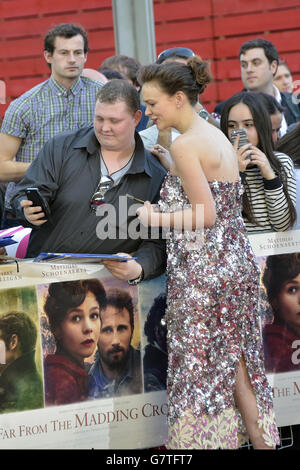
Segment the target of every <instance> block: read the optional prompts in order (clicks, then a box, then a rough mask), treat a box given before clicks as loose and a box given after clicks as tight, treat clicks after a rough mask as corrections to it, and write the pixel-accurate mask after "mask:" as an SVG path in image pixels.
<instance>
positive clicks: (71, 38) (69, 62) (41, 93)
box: [0, 24, 102, 227]
mask: <svg viewBox="0 0 300 470" xmlns="http://www.w3.org/2000/svg"><path fill="white" fill-rule="evenodd" d="M87 52H88V37H87V33H86V31H85V30H84V29H83V28H81V27H79V26H76V25H73V24H61V25H58V26H56V27H54V28H53V29H51V30H50V31H49V32H48V33H47V35H46V36H45V40H44V57H45V60H46V62H47V63H48V65H49V67H50V69H51V76H50V78H49V79H48V80H46V81H45V82H43V83H40V84H39V85H37V86H35V87H33V88H32V89H31V90H29V91H27V92H26V93H24V94H23V95H21V96H20V97H19V98H17V99H16V100H14V101H13V102H12V103H11V104H10V106H9V107H8V109H7V111H6V113H5V117H4V119H3V123H2V127H1V133H0V180H2V181H10V182H11V183H9V185H8V188H7V191H6V198H5V214H4V219H6V220H5V221H4V225H3V227H5V226H9V225H14V224H15V222H13V221H10V220H9V219H11V218H12V215H11V213H10V198H11V195H12V193H13V190H14V186H15V184H14V183H13V182H15V181H19V180H21V179H22V178H23V177H24V176H25V173H26V171H27V169H28V167H29V166H30V163H31V162H32V161H33V160H34V158H35V157H36V156H37V154H38V152H39V150H40V149H41V148H42V147H43V145H44V144H45V143H46V142H47V141H48V140H49V139H50V138H51V137H53V136H54V135H56V134H58V133H60V132H64V131H69V130H76V129H79V128H82V127H85V126H87V125H91V124H92V122H93V115H94V105H95V101H96V95H97V92H98V91H99V89H100V88H101V87H102V83H101V82H98V81H95V80H91V79H89V78H87V77H83V76H81V73H82V70H83V68H84V64H85V62H86V59H87Z"/></svg>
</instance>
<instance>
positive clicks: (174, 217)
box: [137, 136, 216, 230]
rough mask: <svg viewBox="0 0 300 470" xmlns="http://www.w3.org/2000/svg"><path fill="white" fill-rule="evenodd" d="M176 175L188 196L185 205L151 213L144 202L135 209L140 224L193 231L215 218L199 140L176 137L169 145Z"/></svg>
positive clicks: (213, 220) (210, 222)
mask: <svg viewBox="0 0 300 470" xmlns="http://www.w3.org/2000/svg"><path fill="white" fill-rule="evenodd" d="M170 150H171V154H172V159H173V161H174V164H175V167H176V174H177V175H178V176H179V177H180V179H181V184H182V186H183V189H184V191H185V193H186V195H187V197H188V200H189V205H188V207H187V208H184V209H183V210H182V211H175V212H171V213H165V212H164V213H162V212H155V210H154V209H153V208H152V206H151V205H150V204H149V203H148V204H145V205H144V207H142V208H140V209H138V211H137V214H138V216H139V218H140V220H141V222H142V223H143V225H152V226H161V227H170V228H175V229H179V230H181V229H186V230H195V229H201V228H203V227H206V226H211V225H213V224H214V223H215V220H216V211H215V203H214V199H213V197H212V194H211V191H210V187H209V184H208V182H207V179H206V176H205V174H204V172H203V170H202V166H201V163H200V158H199V152H201V149H199V143H198V142H197V143H196V145H195V142H194V140H193V139H192V138H191V137H186V136H180V137H178V138H177V139H176V140H175V141H174V142H173V144H172V146H171V149H170Z"/></svg>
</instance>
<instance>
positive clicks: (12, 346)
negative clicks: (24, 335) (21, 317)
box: [8, 333, 19, 351]
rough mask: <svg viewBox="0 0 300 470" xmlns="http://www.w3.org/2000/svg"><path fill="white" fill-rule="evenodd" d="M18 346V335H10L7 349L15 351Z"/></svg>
mask: <svg viewBox="0 0 300 470" xmlns="http://www.w3.org/2000/svg"><path fill="white" fill-rule="evenodd" d="M18 344H19V338H18V335H16V334H15V333H14V334H12V335H11V337H10V339H9V345H8V349H9V350H10V351H15V350H16V349H17V347H18Z"/></svg>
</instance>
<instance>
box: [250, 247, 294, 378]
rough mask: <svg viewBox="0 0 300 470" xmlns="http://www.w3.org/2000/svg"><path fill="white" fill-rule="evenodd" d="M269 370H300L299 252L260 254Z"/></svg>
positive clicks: (266, 365) (265, 341) (263, 333)
mask: <svg viewBox="0 0 300 470" xmlns="http://www.w3.org/2000/svg"><path fill="white" fill-rule="evenodd" d="M258 262H259V264H260V268H261V286H262V295H261V306H262V308H261V321H262V336H263V345H264V354H265V367H266V372H267V373H282V372H291V371H298V372H300V253H284V254H277V255H270V256H265V257H259V258H258Z"/></svg>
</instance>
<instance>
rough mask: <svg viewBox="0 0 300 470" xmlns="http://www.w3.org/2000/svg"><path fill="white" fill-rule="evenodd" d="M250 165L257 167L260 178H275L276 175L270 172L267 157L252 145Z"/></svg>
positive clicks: (270, 168)
mask: <svg viewBox="0 0 300 470" xmlns="http://www.w3.org/2000/svg"><path fill="white" fill-rule="evenodd" d="M251 164H252V165H257V166H258V168H259V169H260V172H261V174H262V177H263V178H265V179H266V180H272V179H274V178H276V174H275V173H274V171H273V170H272V167H271V165H270V162H269V160H268V157H267V156H266V155H265V154H264V153H263V152H262V151H261V150H259V149H258V148H257V147H255V146H254V145H252V146H251Z"/></svg>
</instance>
